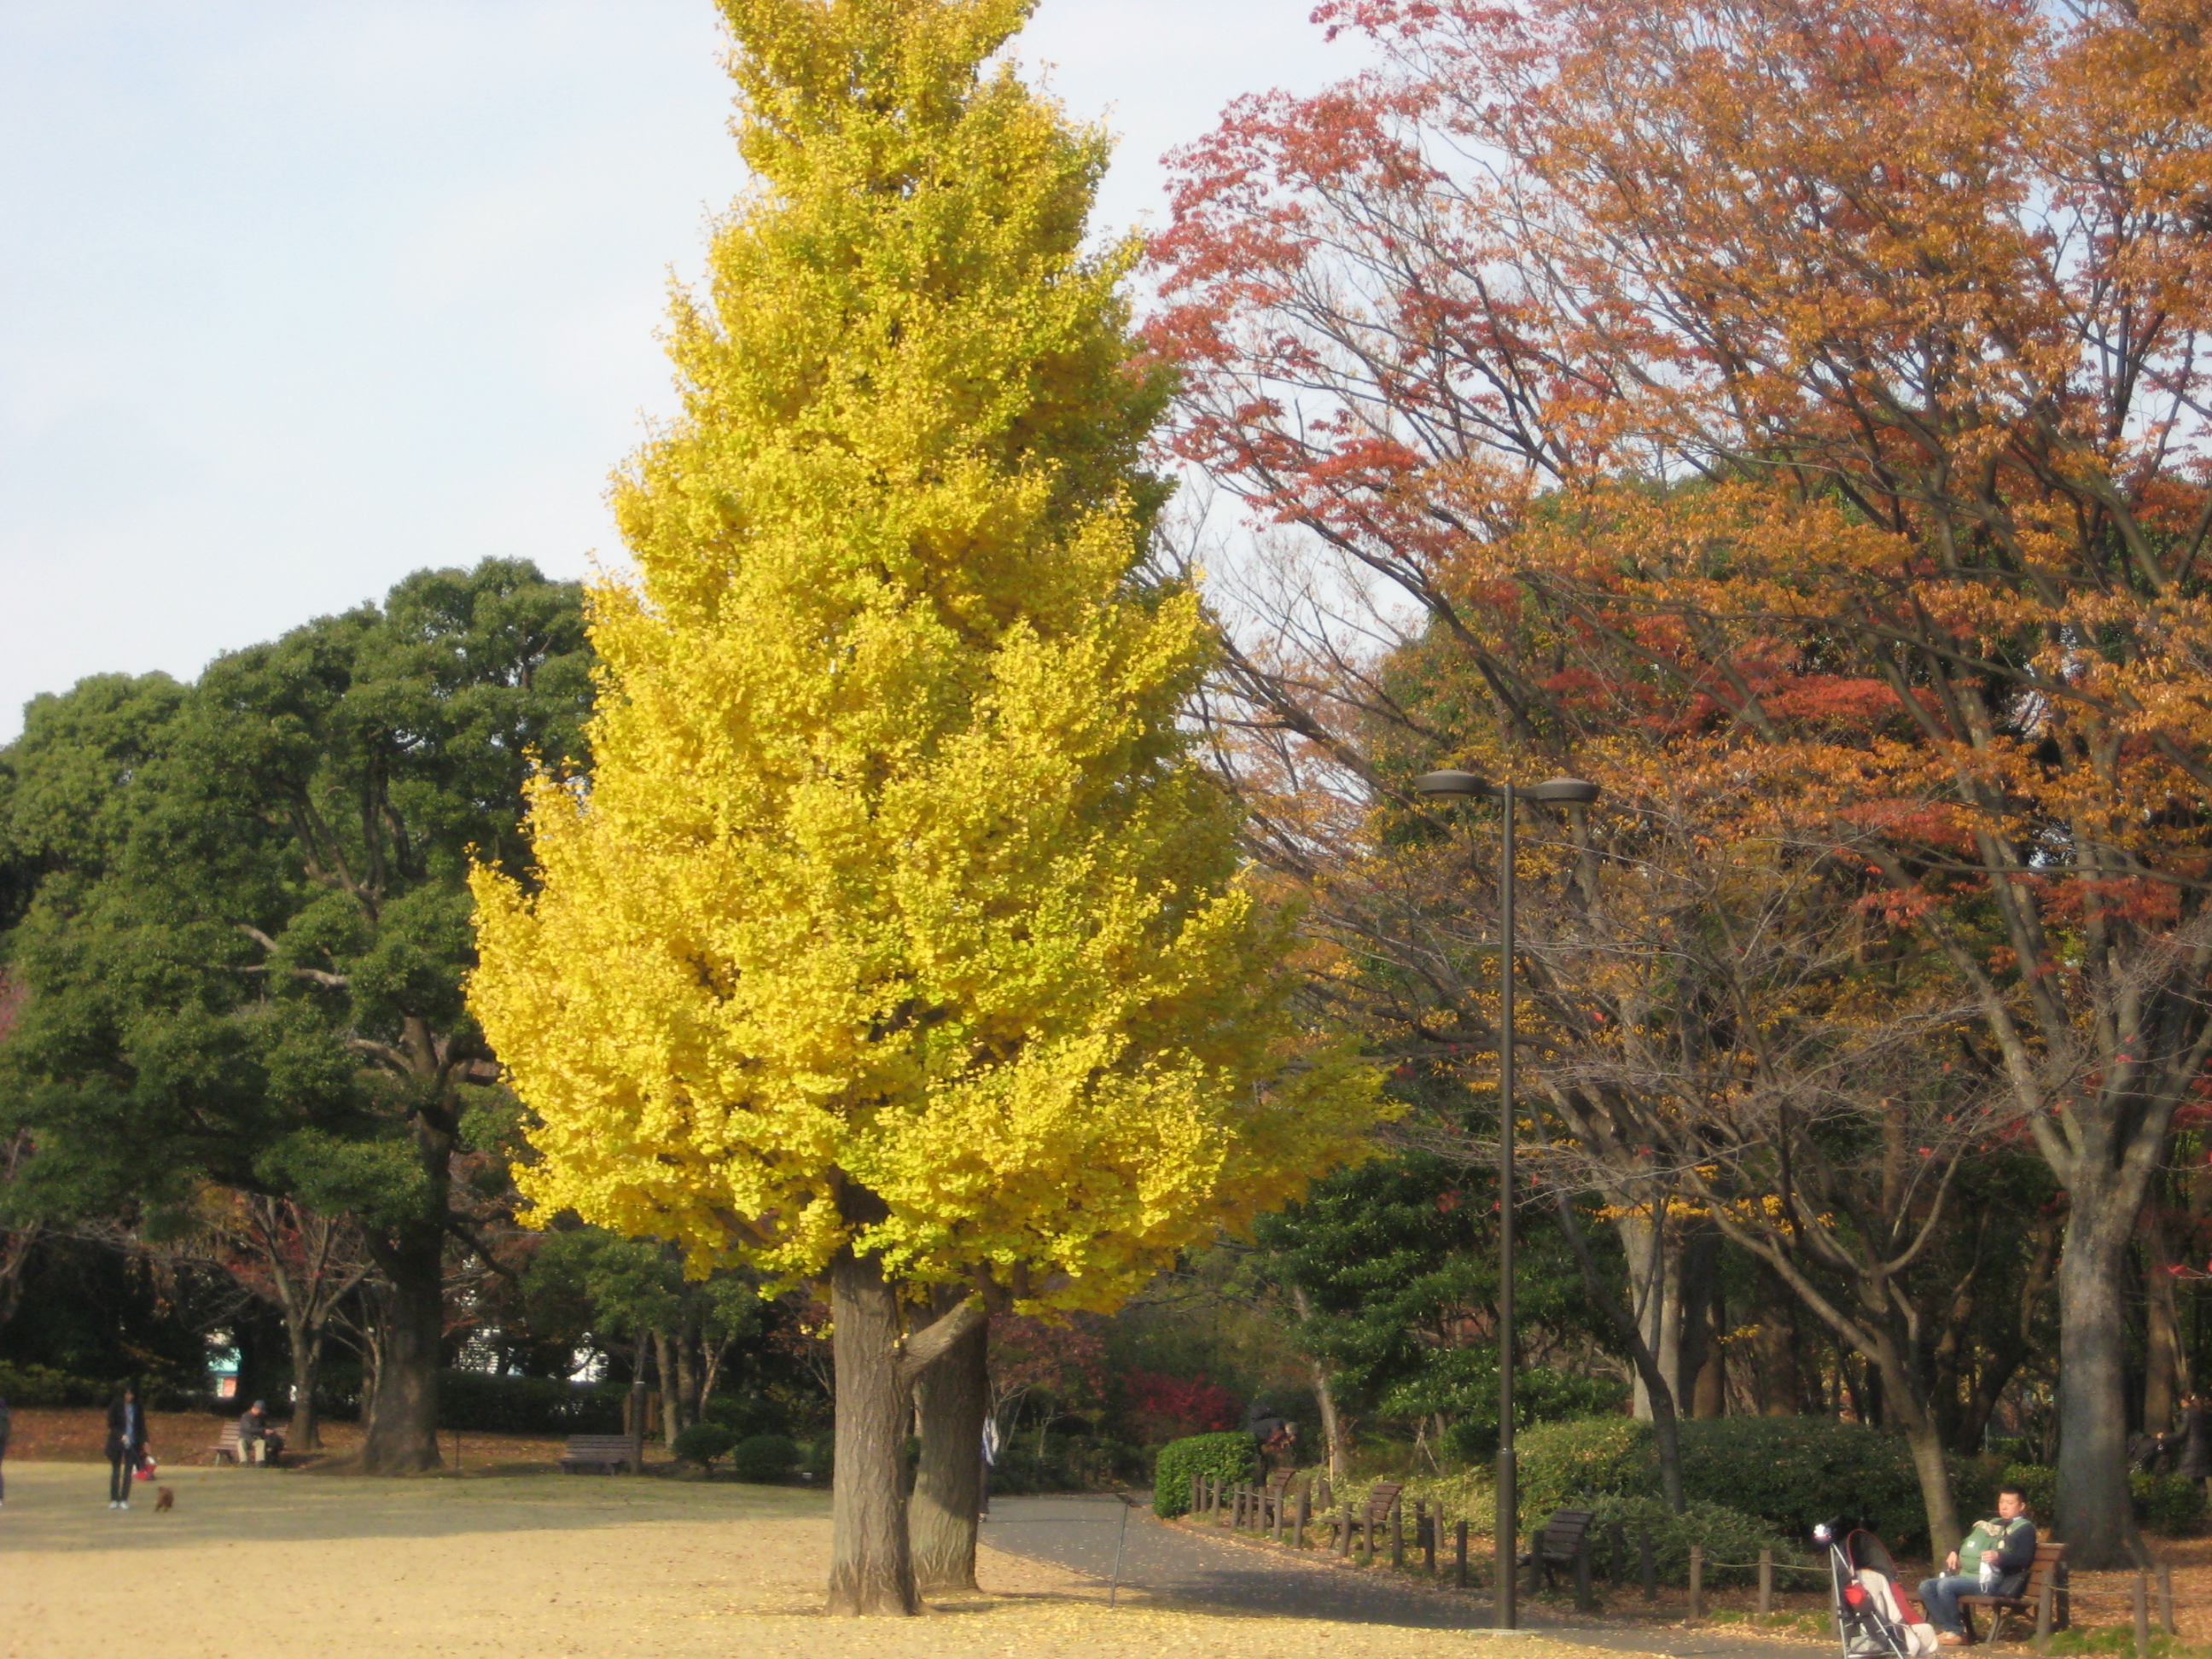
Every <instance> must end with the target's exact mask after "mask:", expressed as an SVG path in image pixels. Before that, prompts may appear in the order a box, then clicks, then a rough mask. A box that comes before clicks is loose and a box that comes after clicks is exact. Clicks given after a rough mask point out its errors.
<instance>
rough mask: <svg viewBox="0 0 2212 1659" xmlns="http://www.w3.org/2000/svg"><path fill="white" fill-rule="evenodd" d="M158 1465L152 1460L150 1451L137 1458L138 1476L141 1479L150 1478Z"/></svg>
mask: <svg viewBox="0 0 2212 1659" xmlns="http://www.w3.org/2000/svg"><path fill="white" fill-rule="evenodd" d="M158 1467H159V1466H158V1465H157V1464H155V1462H154V1458H153V1455H152V1454H151V1453H149V1454H147V1455H145V1456H143V1457H142V1458H140V1459H139V1460H138V1478H139V1479H140V1480H152V1479H153V1478H154V1472H155V1469H156V1468H158Z"/></svg>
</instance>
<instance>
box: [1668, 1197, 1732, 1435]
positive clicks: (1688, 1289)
mask: <svg viewBox="0 0 2212 1659" xmlns="http://www.w3.org/2000/svg"><path fill="white" fill-rule="evenodd" d="M1680 1302H1681V1338H1680V1350H1679V1352H1678V1354H1677V1356H1676V1364H1677V1366H1678V1368H1679V1369H1678V1370H1673V1371H1669V1372H1668V1373H1667V1376H1668V1383H1670V1385H1671V1386H1672V1387H1673V1389H1674V1398H1675V1400H1676V1401H1677V1402H1679V1403H1680V1404H1681V1405H1686V1406H1687V1407H1689V1414H1690V1415H1691V1416H1692V1417H1722V1416H1725V1415H1726V1414H1727V1410H1728V1379H1727V1374H1726V1373H1725V1372H1724V1371H1723V1370H1722V1364H1723V1359H1722V1349H1721V1339H1722V1337H1723V1336H1724V1335H1725V1334H1727V1333H1726V1330H1725V1328H1723V1324H1722V1320H1723V1313H1722V1310H1721V1305H1720V1240H1719V1239H1717V1238H1716V1237H1714V1236H1713V1234H1712V1232H1711V1230H1710V1229H1705V1228H1700V1229H1699V1230H1698V1231H1695V1232H1693V1233H1692V1235H1691V1236H1690V1237H1689V1238H1687V1239H1686V1241H1684V1243H1683V1247H1682V1290H1681V1298H1680Z"/></svg>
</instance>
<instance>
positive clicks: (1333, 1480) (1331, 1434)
mask: <svg viewBox="0 0 2212 1659" xmlns="http://www.w3.org/2000/svg"><path fill="white" fill-rule="evenodd" d="M1291 1305H1292V1306H1293V1307H1295V1308H1296V1309H1297V1310H1298V1320H1299V1322H1300V1323H1302V1324H1303V1323H1304V1322H1307V1321H1309V1320H1310V1319H1311V1318H1312V1317H1313V1304H1312V1303H1311V1302H1310V1301H1308V1300H1307V1299H1306V1293H1305V1291H1304V1290H1302V1289H1301V1288H1299V1287H1298V1286H1297V1285H1291ZM1306 1368H1307V1370H1308V1372H1309V1373H1310V1376H1311V1377H1312V1380H1313V1397H1314V1408H1315V1410H1316V1411H1318V1412H1319V1413H1321V1438H1322V1449H1323V1451H1324V1452H1326V1453H1327V1455H1328V1484H1329V1486H1331V1487H1332V1488H1334V1487H1336V1486H1342V1485H1343V1484H1344V1482H1345V1481H1346V1480H1348V1479H1350V1478H1351V1474H1352V1464H1351V1461H1350V1459H1349V1458H1347V1457H1346V1455H1345V1449H1344V1422H1343V1419H1341V1418H1340V1417H1339V1416H1338V1414H1337V1410H1336V1389H1335V1387H1334V1384H1333V1383H1332V1382H1331V1380H1330V1377H1329V1374H1328V1366H1327V1365H1325V1364H1322V1362H1321V1361H1320V1360H1318V1359H1315V1358H1308V1359H1307V1361H1306Z"/></svg>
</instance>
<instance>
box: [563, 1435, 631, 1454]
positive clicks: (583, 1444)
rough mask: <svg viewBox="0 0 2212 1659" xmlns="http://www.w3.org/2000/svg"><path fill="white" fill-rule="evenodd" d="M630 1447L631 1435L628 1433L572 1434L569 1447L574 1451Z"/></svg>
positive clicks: (625, 1449) (610, 1449) (617, 1449)
mask: <svg viewBox="0 0 2212 1659" xmlns="http://www.w3.org/2000/svg"><path fill="white" fill-rule="evenodd" d="M568 1449H569V1450H570V1451H572V1452H574V1451H618V1452H627V1451H628V1450H629V1449H630V1437H629V1436H628V1435H626V1434H572V1435H570V1436H569V1437H568Z"/></svg>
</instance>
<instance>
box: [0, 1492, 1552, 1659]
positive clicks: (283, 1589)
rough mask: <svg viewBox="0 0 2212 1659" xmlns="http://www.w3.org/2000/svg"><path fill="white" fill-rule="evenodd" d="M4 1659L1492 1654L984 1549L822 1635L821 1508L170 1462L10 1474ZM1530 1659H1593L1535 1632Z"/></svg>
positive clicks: (1469, 1644) (0, 1614) (4, 1544)
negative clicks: (134, 1493) (934, 1603)
mask: <svg viewBox="0 0 2212 1659" xmlns="http://www.w3.org/2000/svg"><path fill="white" fill-rule="evenodd" d="M6 1474H7V1502H6V1507H5V1508H4V1509H0V1659H106V1656H107V1655H111V1654H141V1655H147V1656H154V1655H159V1656H161V1659H294V1656H311V1659H433V1656H435V1659H494V1656H496V1659H513V1655H515V1654H518V1653H528V1654H532V1655H533V1656H545V1659H562V1656H589V1659H633V1656H635V1659H645V1656H653V1659H694V1656H697V1659H706V1656H708V1655H712V1656H714V1659H725V1656H726V1655H728V1654H731V1653H744V1654H746V1655H748V1656H750V1655H756V1654H759V1655H793V1656H797V1655H805V1656H809V1659H814V1656H818V1655H819V1654H820V1653H821V1652H823V1650H824V1649H825V1648H827V1647H831V1646H834V1649H835V1650H836V1652H837V1653H838V1654H840V1655H841V1656H842V1655H854V1656H863V1659H869V1656H883V1659H939V1656H943V1659H954V1656H962V1659H965V1656H973V1655H992V1654H1002V1653H1003V1654H1015V1653H1018V1654H1023V1655H1041V1656H1062V1655H1064V1656H1070V1659H1093V1656H1095V1659H1173V1656H1179V1655H1190V1656H1196V1655H1199V1654H1200V1653H1204V1654H1206V1655H1209V1656H1218V1654H1220V1653H1223V1652H1226V1651H1231V1650H1239V1649H1243V1648H1247V1647H1250V1648H1253V1649H1255V1650H1265V1651H1267V1652H1268V1653H1269V1654H1270V1655H1271V1656H1273V1659H1304V1656H1313V1659H1322V1656H1323V1655H1327V1656H1328V1659H1385V1656H1388V1659H1428V1656H1432V1655H1458V1654H1463V1653H1473V1652H1477V1651H1484V1650H1485V1649H1484V1647H1483V1643H1484V1640H1485V1638H1482V1637H1480V1636H1479V1635H1474V1634H1470V1633H1467V1632H1436V1631H1420V1630H1413V1629H1406V1628H1401V1627H1397V1626H1387V1625H1347V1624H1324V1623H1319V1622H1314V1621H1306V1620H1279V1619H1267V1620H1255V1619H1245V1618H1237V1617H1233V1616H1227V1615H1222V1614H1213V1613H1198V1612H1192V1611H1188V1610H1185V1609H1181V1608H1176V1607H1168V1606H1164V1605H1158V1604H1146V1603H1145V1602H1144V1601H1142V1600H1141V1599H1139V1600H1137V1601H1130V1600H1128V1599H1126V1598H1125V1600H1124V1601H1123V1603H1122V1605H1121V1606H1120V1607H1114V1608H1109V1607H1107V1606H1106V1605H1105V1589H1104V1586H1103V1585H1101V1584H1099V1583H1097V1582H1096V1581H1095V1580H1091V1579H1088V1578H1083V1577H1077V1576H1075V1575H1073V1574H1069V1573H1066V1572H1062V1571H1059V1570H1058V1569H1054V1568H1048V1567H1044V1566H1041V1565H1036V1564H1035V1563H1032V1562H1030V1561H1026V1560H1024V1559H1018V1558H1016V1557H1011V1556H1006V1555H1000V1554H996V1553H990V1552H986V1555H985V1559H984V1560H983V1563H982V1567H981V1577H982V1582H983V1584H984V1587H985V1589H986V1592H987V1593H986V1594H985V1595H982V1596H981V1597H978V1598H975V1599H972V1600H969V1601H960V1602H956V1603H951V1604H948V1605H945V1606H942V1607H937V1608H934V1609H933V1611H932V1613H930V1615H929V1616H927V1617H925V1618H922V1619H918V1620H867V1621H860V1622H854V1621H846V1620H836V1621H832V1620H827V1619H825V1618H824V1617H823V1615H822V1614H821V1613H820V1611H819V1609H820V1607H821V1585H822V1582H823V1576H824V1572H825V1571H826V1562H827V1556H828V1549H829V1501H828V1498H827V1497H826V1495H825V1494H823V1493H818V1492H806V1491H801V1490H795V1489H784V1488H778V1487H763V1486H739V1485H737V1484H736V1483H734V1482H725V1483H717V1484H713V1485H703V1484H698V1483H687V1482H681V1481H673V1480H654V1479H645V1480H635V1479H627V1478H622V1477H606V1476H589V1475H561V1474H550V1473H545V1474H525V1475H481V1476H475V1477H469V1476H463V1477H461V1478H454V1477H451V1476H446V1477H429V1478H425V1479H422V1480H404V1481H392V1480H364V1479H361V1478H358V1477H350V1476H344V1475H338V1474H317V1473H313V1472H293V1471H281V1470H260V1469H231V1468H222V1469H210V1468H175V1467H173V1466H172V1468H168V1469H166V1470H165V1471H164V1473H163V1480H162V1484H164V1485H167V1486H169V1487H170V1488H171V1489H172V1490H173V1492H174V1493H175V1494H176V1507H175V1509H174V1510H173V1512H172V1513H169V1514H166V1515H164V1514H160V1513H157V1512H155V1510H154V1509H153V1508H152V1506H151V1504H150V1502H149V1495H148V1494H147V1493H146V1489H145V1488H144V1487H143V1486H141V1487H140V1488H139V1494H140V1495H139V1496H138V1497H137V1498H136V1499H135V1500H134V1502H133V1504H132V1506H131V1510H130V1511H129V1512H128V1513H118V1512H116V1511H112V1510H108V1509H107V1508H106V1492H105V1490H104V1480H105V1476H106V1470H105V1468H94V1467H93V1466H89V1465H87V1464H85V1463H82V1462H69V1463H64V1462H26V1461H21V1460H19V1459H18V1458H16V1457H15V1456H13V1455H11V1456H10V1457H9V1460H8V1462H7V1466H6ZM1514 1652H1515V1654H1516V1656H1526V1659H1595V1656H1592V1655H1591V1654H1589V1650H1584V1649H1580V1648H1576V1647H1571V1646H1568V1645H1566V1644H1559V1643H1554V1642H1548V1641H1540V1640H1528V1639H1523V1640H1522V1641H1518V1642H1516V1643H1515V1644H1514Z"/></svg>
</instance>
